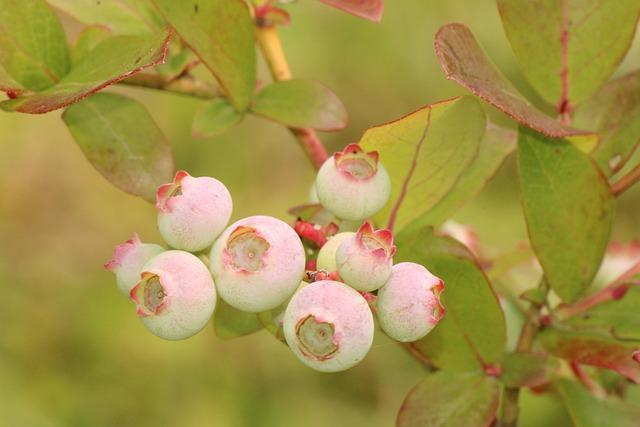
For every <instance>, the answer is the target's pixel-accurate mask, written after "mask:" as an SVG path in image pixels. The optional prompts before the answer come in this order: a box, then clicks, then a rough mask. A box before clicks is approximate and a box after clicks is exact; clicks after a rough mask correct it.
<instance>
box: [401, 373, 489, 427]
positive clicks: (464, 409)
mask: <svg viewBox="0 0 640 427" xmlns="http://www.w3.org/2000/svg"><path fill="white" fill-rule="evenodd" d="M499 403H500V387H499V385H498V382H497V381H496V380H495V379H493V378H490V377H485V376H482V375H477V374H469V373H452V372H436V373H435V374H431V375H429V376H428V377H427V378H426V379H425V380H423V381H422V382H421V383H419V384H418V385H417V386H416V387H414V388H413V390H411V392H410V393H409V395H408V396H407V398H406V399H405V401H404V402H403V404H402V407H401V408H400V413H399V414H398V420H397V423H396V425H397V426H398V427H458V426H465V427H487V426H489V425H492V422H493V421H494V420H495V418H496V412H497V410H498V404H499Z"/></svg>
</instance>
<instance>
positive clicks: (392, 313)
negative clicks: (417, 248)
mask: <svg viewBox="0 0 640 427" xmlns="http://www.w3.org/2000/svg"><path fill="white" fill-rule="evenodd" d="M443 290H444V283H443V282H442V280H440V279H439V278H437V277H436V276H434V275H433V274H431V273H430V272H429V270H427V269H426V268H424V267H423V266H421V265H419V264H414V263H412V262H401V263H399V264H396V265H394V266H393V270H392V272H391V277H390V278H389V281H388V282H387V283H386V284H385V285H384V286H383V287H382V288H380V290H379V291H378V299H377V308H378V319H379V320H380V326H381V327H382V329H383V330H384V331H385V332H386V333H387V335H389V336H390V337H391V338H393V339H394V340H397V341H402V342H410V341H417V340H419V339H420V338H422V337H424V336H425V335H427V334H428V333H429V331H431V329H433V327H434V326H435V325H437V324H438V322H439V321H440V319H442V317H443V316H444V307H443V306H442V304H441V303H440V294H441V293H442V291H443Z"/></svg>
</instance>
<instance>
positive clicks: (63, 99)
mask: <svg viewBox="0 0 640 427" xmlns="http://www.w3.org/2000/svg"><path fill="white" fill-rule="evenodd" d="M168 42H169V36H168V35H167V34H163V35H156V36H152V37H137V36H117V37H111V38H109V39H106V40H105V41H103V42H102V43H100V44H99V45H98V46H97V47H96V48H95V49H93V50H92V51H91V52H90V53H89V54H87V55H86V57H85V59H84V60H83V61H82V62H81V63H80V64H78V65H77V66H76V67H74V68H73V70H71V72H70V73H69V74H68V75H67V76H66V77H65V78H63V79H62V80H61V81H60V82H59V83H58V84H56V85H55V86H53V87H51V88H49V89H46V90H44V91H42V92H39V93H35V94H33V95H28V96H23V97H20V98H17V99H14V100H10V101H4V102H2V103H0V107H1V108H2V109H5V110H9V111H19V112H22V113H31V114H41V113H48V112H49V111H53V110H56V109H58V108H63V107H66V106H68V105H70V104H73V103H74V102H78V101H79V100H81V99H83V98H85V97H87V96H88V95H90V94H92V93H94V92H97V91H99V90H102V89H103V88H105V87H106V86H109V85H111V84H113V83H117V82H118V81H120V80H122V79H124V78H126V77H129V76H131V75H132V74H135V73H137V72H139V71H140V70H143V69H144V68H147V67H151V66H153V65H156V64H158V63H160V62H162V61H163V60H164V56H165V54H166V47H167V44H168Z"/></svg>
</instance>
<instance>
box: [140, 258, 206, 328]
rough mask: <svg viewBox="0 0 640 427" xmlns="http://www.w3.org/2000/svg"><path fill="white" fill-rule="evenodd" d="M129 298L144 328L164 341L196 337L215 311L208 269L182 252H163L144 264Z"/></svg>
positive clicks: (196, 259)
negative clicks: (133, 303)
mask: <svg viewBox="0 0 640 427" xmlns="http://www.w3.org/2000/svg"><path fill="white" fill-rule="evenodd" d="M130 296H131V299H132V300H133V302H135V303H136V307H137V313H138V315H139V316H140V318H141V320H142V323H143V324H144V326H145V327H146V328H147V329H148V330H149V331H151V333H153V334H154V335H157V336H158V337H160V338H164V339H167V340H181V339H185V338H189V337H190V336H192V335H195V334H196V333H198V332H199V331H200V330H201V329H202V328H204V327H205V325H206V324H207V322H208V321H209V319H210V318H211V315H212V314H213V310H214V309H215V307H216V289H215V287H214V284H213V279H212V278H211V274H210V273H209V270H208V269H207V266H206V265H204V263H203V262H202V261H200V260H199V259H198V258H197V257H196V256H195V255H192V254H190V253H188V252H184V251H175V250H174V251H166V252H163V253H161V254H160V255H158V256H156V257H155V258H152V259H151V260H150V261H149V262H147V263H146V264H145V266H144V267H143V269H142V273H141V274H140V281H139V282H138V283H137V284H136V285H135V287H134V288H133V289H132V290H131V293H130Z"/></svg>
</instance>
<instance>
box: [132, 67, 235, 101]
mask: <svg viewBox="0 0 640 427" xmlns="http://www.w3.org/2000/svg"><path fill="white" fill-rule="evenodd" d="M119 84H123V85H127V86H137V87H143V88H148V89H157V90H164V91H167V92H173V93H177V94H180V95H186V96H192V97H195V98H201V99H214V98H219V97H222V96H224V94H223V93H222V92H221V91H220V89H219V88H218V87H216V86H215V85H213V84H211V83H207V82H204V81H202V80H197V79H195V78H193V77H191V76H189V75H185V76H182V77H179V78H171V77H168V76H164V75H162V74H159V73H153V72H148V73H144V72H143V73H137V74H134V75H133V76H131V77H129V78H126V79H124V80H122V81H120V82H119Z"/></svg>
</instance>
